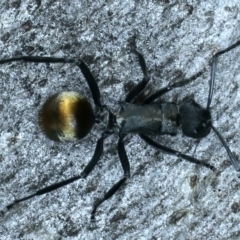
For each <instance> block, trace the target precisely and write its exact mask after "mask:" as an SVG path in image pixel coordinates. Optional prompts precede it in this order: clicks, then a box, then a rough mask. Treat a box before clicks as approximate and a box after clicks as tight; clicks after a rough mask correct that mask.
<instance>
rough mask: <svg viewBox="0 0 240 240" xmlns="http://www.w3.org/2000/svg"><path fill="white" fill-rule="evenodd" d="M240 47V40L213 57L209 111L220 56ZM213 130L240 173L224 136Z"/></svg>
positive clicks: (239, 167)
mask: <svg viewBox="0 0 240 240" xmlns="http://www.w3.org/2000/svg"><path fill="white" fill-rule="evenodd" d="M239 45H240V40H238V41H237V42H236V43H234V44H233V45H231V46H230V47H228V48H226V49H224V50H222V51H219V52H217V53H216V54H215V55H213V58H212V66H211V77H210V89H209V94H208V102H207V110H209V108H210V104H211V101H212V96H213V88H214V82H215V73H216V66H217V59H218V56H220V55H222V54H224V53H226V52H228V51H230V50H232V49H233V48H235V47H237V46H239ZM211 128H212V130H213V131H214V132H215V133H216V135H217V136H218V138H219V140H220V141H221V142H222V145H223V146H224V147H225V149H226V151H227V153H228V156H229V158H230V160H231V162H232V165H233V166H234V168H235V169H236V171H240V166H239V164H238V163H237V160H236V158H235V157H234V155H233V154H232V152H231V150H230V148H229V147H228V145H227V143H226V141H225V140H224V138H223V137H222V135H221V134H220V132H218V130H217V129H216V128H215V127H214V126H213V125H212V124H211Z"/></svg>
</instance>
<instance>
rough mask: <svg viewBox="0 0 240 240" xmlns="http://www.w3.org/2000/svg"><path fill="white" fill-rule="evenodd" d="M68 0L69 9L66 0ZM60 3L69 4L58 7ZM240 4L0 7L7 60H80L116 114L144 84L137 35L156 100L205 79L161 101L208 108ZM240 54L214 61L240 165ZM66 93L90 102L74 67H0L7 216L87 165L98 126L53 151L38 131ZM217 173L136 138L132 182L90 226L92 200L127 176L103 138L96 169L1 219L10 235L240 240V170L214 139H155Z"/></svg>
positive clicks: (238, 32)
mask: <svg viewBox="0 0 240 240" xmlns="http://www.w3.org/2000/svg"><path fill="white" fill-rule="evenodd" d="M60 2H62V3H60ZM63 2H64V3H63ZM239 12H240V6H239V1H238V0H232V1H223V0H219V1H197V0H193V1H192V0H191V1H190V0H186V1H157V0H156V1H133V0H129V1H121V2H120V1H101V0H100V1H91V0H90V1H78V0H71V1H70V0H67V1H53V0H51V1H47V0H42V1H41V0H40V1H34V0H29V1H20V0H2V1H1V2H0V58H9V57H15V56H21V55H41V56H58V57H63V56H64V57H81V58H83V59H84V60H85V61H86V63H87V64H88V65H89V67H90V68H91V70H92V72H93V73H94V75H95V76H96V78H97V79H98V84H99V87H100V89H101V93H102V101H103V102H104V103H105V104H107V105H108V106H109V107H110V108H112V109H114V110H116V109H117V107H118V104H117V101H118V100H124V97H125V95H126V93H127V91H128V90H129V88H131V86H133V85H134V84H136V83H137V82H138V81H140V80H141V78H142V73H141V70H140V67H139V65H138V61H137V58H136V56H135V55H134V54H132V53H131V51H130V46H129V42H130V41H131V39H132V38H133V36H134V35H136V37H137V40H136V42H137V47H138V49H139V50H140V51H141V52H142V53H143V54H144V56H145V58H146V62H147V65H148V69H149V72H150V74H151V82H150V83H149V85H148V87H147V90H148V92H150V93H152V92H153V91H154V90H156V89H160V88H161V87H162V86H166V85H167V83H168V82H170V81H178V80H181V79H184V78H187V77H191V76H193V75H194V74H195V73H197V72H199V71H202V70H203V71H204V73H203V74H202V75H201V76H200V77H199V78H197V79H196V81H194V82H193V83H191V84H189V85H188V86H185V87H183V88H180V89H176V90H174V91H172V92H171V93H169V94H166V95H165V96H164V100H165V101H180V100H181V99H182V98H184V97H185V96H188V95H194V97H195V99H196V101H197V102H199V103H200V104H202V105H203V106H206V103H207V97H208V90H209V79H210V62H211V57H212V55H213V54H214V53H216V52H217V51H219V50H222V49H224V48H226V47H228V46H230V45H231V44H233V43H234V42H236V41H237V40H239V39H240V14H239ZM239 61H240V47H239V48H236V49H234V50H232V51H231V52H229V53H226V54H225V55H224V56H222V57H220V58H219V61H218V65H217V75H216V84H215V88H214V96H213V101H212V104H211V109H212V117H213V121H214V126H215V127H217V128H218V130H219V131H220V132H221V133H222V135H223V137H224V138H225V139H226V141H227V143H228V144H229V146H230V148H231V150H232V152H233V153H234V154H235V155H236V158H237V160H238V161H239V162H240V152H239V139H240V134H239V129H240V120H239V116H240V115H239V114H240V90H239V82H240V67H239ZM62 90H75V91H79V92H80V93H82V94H83V95H85V96H86V97H87V98H89V99H91V93H90V91H89V89H88V86H87V84H86V82H85V80H84V78H83V76H82V74H81V72H80V71H79V69H78V68H77V67H74V66H72V65H70V64H66V65H63V64H34V63H11V64H4V65H1V66H0V119H1V121H0V183H1V185H0V208H1V209H4V207H5V206H6V205H7V204H9V203H11V202H12V201H13V200H14V199H15V198H19V197H24V196H26V195H29V194H31V193H33V192H34V191H36V190H37V189H39V188H41V187H44V186H47V185H49V184H52V183H55V182H58V181H60V180H63V179H66V178H69V177H71V176H74V175H75V174H79V173H80V172H81V170H82V169H83V168H84V166H85V165H86V163H87V162H88V161H89V160H90V158H91V156H92V154H93V151H94V148H95V144H96V141H97V139H98V137H99V136H100V133H101V126H95V127H94V129H93V130H92V132H91V133H90V134H89V135H88V136H87V137H86V138H85V139H83V140H81V141H78V142H76V143H66V144H64V143H54V142H51V141H50V140H48V139H46V138H45V136H44V135H43V134H42V133H41V132H40V129H39V126H38V125H37V116H38V111H39V109H40V106H41V105H42V104H43V103H44V101H45V100H46V99H47V97H48V96H50V95H51V94H54V93H56V92H58V91H62ZM156 139H157V140H158V141H159V142H161V143H162V144H165V145H167V146H171V147H173V148H174V149H178V150H180V151H182V152H183V153H185V154H189V155H192V156H194V157H196V158H198V159H205V160H207V161H209V163H210V164H212V165H214V166H215V167H216V168H217V170H218V171H217V172H216V173H213V172H212V171H211V170H209V169H207V168H205V167H202V166H196V165H194V164H191V163H188V162H186V161H183V160H181V159H178V158H176V157H174V156H169V155H166V154H163V153H161V152H159V151H158V150H156V149H153V148H152V147H150V146H148V145H146V143H144V142H143V141H142V140H141V139H140V138H139V137H138V136H137V135H129V136H128V137H127V138H126V139H125V146H126V151H127V154H128V157H129V159H130V163H131V172H132V177H131V179H129V181H128V183H127V185H125V186H124V187H123V188H122V189H121V190H120V191H119V192H118V193H117V194H116V195H114V196H113V197H112V198H111V199H110V200H109V201H107V202H105V203H104V204H103V205H101V207H100V208H99V210H98V211H97V215H96V224H95V225H93V224H91V222H90V212H91V209H92V205H93V203H94V202H95V201H96V200H97V199H98V198H100V197H101V196H103V193H104V192H105V191H106V190H107V189H109V188H110V187H111V186H112V185H113V184H114V183H115V182H116V181H118V179H120V178H121V176H122V169H121V166H120V162H119V160H118V155H117V151H116V143H117V136H116V135H115V136H112V137H109V138H108V139H107V140H106V141H105V147H104V155H103V157H102V159H101V162H100V164H99V165H98V166H97V167H96V168H95V169H94V171H93V172H92V173H91V174H90V176H89V177H88V178H87V179H85V180H80V181H77V182H76V183H73V184H70V185H68V186H66V187H63V188H62V189H59V190H57V191H55V192H52V193H50V194H47V195H44V196H40V197H35V198H33V199H30V200H28V201H26V202H24V203H21V204H19V205H17V206H15V207H14V208H12V209H11V210H9V211H8V212H7V213H5V215H4V216H1V217H0V236H1V237H0V238H1V239H2V240H4V239H48V240H51V239H88V240H91V239H97V240H99V239H104V240H106V239H118V240H120V239H138V240H139V239H178V240H180V239H184V240H187V239H189V240H199V239H207V240H215V239H239V238H240V228H239V221H240V216H239V212H240V197H239V193H240V192H239V186H240V180H239V177H240V175H239V173H237V172H236V171H235V169H234V168H233V166H232V165H231V163H230V161H229V157H228V155H227V153H226V150H225V149H224V148H223V147H222V145H221V143H220V141H219V139H218V138H217V137H216V136H215V135H214V134H213V133H211V134H210V135H209V136H208V137H206V138H204V139H202V140H201V141H196V140H193V139H189V138H187V137H184V136H183V134H182V133H181V132H179V134H178V135H177V136H176V137H168V136H166V137H157V138H156Z"/></svg>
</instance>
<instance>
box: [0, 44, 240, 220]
mask: <svg viewBox="0 0 240 240" xmlns="http://www.w3.org/2000/svg"><path fill="white" fill-rule="evenodd" d="M239 45H240V41H237V42H236V43H234V44H233V45H231V46H230V47H228V48H226V49H224V50H222V51H219V52H217V53H216V54H215V55H214V56H213V57H212V63H211V77H210V88H209V94H208V101H207V106H206V108H204V107H202V106H201V105H200V104H198V103H196V102H195V101H194V99H192V98H187V99H185V100H183V101H182V102H181V103H180V104H177V103H172V102H171V103H154V100H156V99H157V98H159V97H161V96H162V95H164V94H165V93H167V92H169V91H171V90H173V89H175V88H180V87H183V86H185V85H186V84H188V83H190V82H192V81H194V80H195V79H196V78H197V77H198V76H199V73H198V74H195V75H194V76H192V77H191V78H189V79H185V80H183V81H179V82H175V83H173V84H169V85H168V86H166V87H164V88H161V89H160V90H158V91H156V92H155V93H153V94H152V95H150V96H149V97H147V98H146V99H145V100H144V101H143V102H142V103H141V104H139V105H136V104H133V103H131V102H132V101H133V99H134V98H135V97H136V96H137V95H138V94H139V93H140V92H141V91H142V90H143V89H144V88H145V86H146V85H147V83H148V82H149V80H150V78H149V75H148V71H147V67H146V63H145V60H144V57H143V55H142V54H141V53H140V52H138V51H137V50H136V48H135V47H134V48H133V52H134V53H135V54H136V55H137V56H138V60H139V64H140V67H141V70H142V72H143V75H144V77H143V79H142V81H141V82H139V83H138V84H137V85H136V86H135V87H133V89H132V90H131V91H130V92H129V93H128V94H127V96H126V99H125V102H121V103H120V110H119V112H118V113H117V114H113V113H112V112H111V111H110V110H109V108H108V107H107V106H106V105H103V104H102V103H101V95H100V91H99V87H98V84H97V82H96V80H95V78H94V76H93V74H92V73H91V71H90V70H89V68H88V66H87V65H86V64H85V63H84V61H83V60H81V59H68V58H55V57H39V56H23V57H16V58H9V59H2V60H0V64H4V63H9V62H14V61H25V62H35V63H71V64H75V65H76V66H78V67H79V68H80V70H81V72H82V74H83V75H84V77H85V79H86V81H87V83H88V86H89V88H90V90H91V93H92V97H93V101H94V104H95V107H96V111H95V113H94V111H93V109H92V106H91V104H90V103H89V102H88V100H87V99H86V98H84V97H83V96H81V95H79V94H78V93H76V92H60V93H57V94H55V95H53V96H51V97H50V98H49V99H48V100H47V101H46V102H45V103H44V104H43V107H42V109H41V110H40V112H39V125H40V128H41V129H42V131H43V132H44V133H45V135H46V136H47V137H48V138H50V139H51V140H54V141H73V140H77V139H81V138H84V137H85V136H86V135H87V134H88V133H89V132H90V131H91V129H92V127H93V125H94V123H98V122H101V121H103V120H102V119H101V117H100V116H101V115H102V113H103V112H105V113H107V116H108V120H107V123H105V126H106V128H105V130H104V132H103V133H102V135H101V137H100V138H99V139H98V141H97V144H96V148H95V151H94V154H93V157H92V159H91V160H90V162H89V163H88V164H87V166H86V167H85V168H84V170H83V171H82V173H81V174H80V175H78V176H74V177H71V178H69V179H67V180H64V181H61V182H58V183H55V184H52V185H50V186H47V187H44V188H42V189H40V190H38V191H36V192H35V193H33V194H31V195H28V196H26V197H23V198H19V199H16V200H15V201H14V202H13V203H11V204H9V205H8V206H7V207H6V208H5V209H6V210H9V209H10V208H12V207H13V206H14V205H16V204H18V203H20V202H23V201H26V200H28V199H30V198H33V197H35V196H38V195H42V194H45V193H48V192H51V191H53V190H55V189H58V188H60V187H63V186H65V185H67V184H69V183H72V182H74V181H76V180H78V179H80V178H86V177H87V176H88V175H89V173H90V172H91V171H92V170H93V168H94V167H95V166H96V164H97V163H98V161H99V159H100V158H101V155H102V152H103V142H104V139H106V138H107V137H108V136H110V135H111V134H113V133H118V135H119V140H118V155H119V158H120V162H121V165H122V168H123V172H124V175H123V177H122V178H121V179H120V180H119V181H118V182H117V183H116V184H115V185H113V186H112V188H111V189H110V190H108V191H107V193H106V194H105V195H104V197H103V198H102V199H100V200H99V201H98V202H96V203H95V204H94V206H93V210H92V212H91V219H92V220H94V218H95V213H96V210H97V208H98V207H99V206H100V205H101V204H102V203H103V202H104V201H106V200H107V199H109V198H110V197H112V196H113V195H114V194H115V193H116V192H117V190H118V189H119V188H120V187H121V186H122V185H123V184H124V183H125V182H126V180H127V179H128V178H129V177H130V164H129V160H128V157H127V154H126V151H125V148H124V143H123V139H124V137H125V136H126V134H128V133H137V134H139V136H140V137H141V138H142V139H143V140H144V141H145V142H146V143H148V144H149V145H152V146H154V147H155V148H157V149H159V150H161V151H163V152H164V153H167V154H172V155H175V156H177V157H181V158H182V159H184V160H187V161H189V162H192V163H195V164H200V165H203V166H205V167H207V168H210V169H211V170H213V171H214V170H215V168H214V167H213V166H212V165H210V164H208V163H207V162H206V161H200V160H198V159H196V158H194V157H192V156H188V155H185V154H183V153H181V152H179V151H176V150H174V149H171V148H169V147H166V146H164V145H161V144H159V143H158V142H156V141H154V140H152V139H151V138H150V137H149V136H148V135H164V134H168V135H176V134H177V129H178V127H180V126H181V128H182V132H183V134H184V135H185V136H187V137H191V138H195V139H201V138H203V137H206V136H207V135H208V134H209V133H210V131H211V130H213V132H215V133H216V135H217V136H218V138H219V139H220V141H221V143H222V145H223V146H224V147H225V149H226V151H227V153H228V156H229V158H230V160H231V162H232V165H233V166H234V168H235V169H236V171H239V170H240V166H239V165H238V163H237V161H236V159H235V157H234V155H233V154H232V152H231V150H230V149H229V147H228V145H227V143H226V141H225V140H224V139H223V137H222V135H221V134H220V133H219V132H218V130H217V129H216V128H215V127H214V126H213V124H212V118H211V113H210V105H211V100H212V95H213V88H214V81H215V72H216V64H217V58H218V56H220V55H222V54H224V53H226V52H228V51H230V50H232V49H233V48H235V47H237V46H239Z"/></svg>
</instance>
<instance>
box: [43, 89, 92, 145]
mask: <svg viewBox="0 0 240 240" xmlns="http://www.w3.org/2000/svg"><path fill="white" fill-rule="evenodd" d="M93 123H94V113H93V109H92V106H91V104H90V103H89V102H88V101H87V99H86V98H83V97H82V96H80V95H79V94H78V93H76V92H61V93H57V94H55V95H53V96H51V97H50V98H49V99H48V100H47V101H46V102H45V103H44V104H43V106H42V109H41V110H40V112H39V126H40V128H41V129H42V131H43V133H44V134H45V135H46V136H47V137H48V138H49V139H51V140H53V141H74V140H77V139H81V138H84V137H85V136H86V135H87V134H88V133H89V132H90V130H91V128H92V126H93Z"/></svg>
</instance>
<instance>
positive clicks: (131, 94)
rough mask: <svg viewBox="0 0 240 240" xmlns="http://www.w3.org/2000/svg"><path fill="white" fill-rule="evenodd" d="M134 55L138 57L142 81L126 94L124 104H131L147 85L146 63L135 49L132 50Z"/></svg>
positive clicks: (148, 78)
mask: <svg viewBox="0 0 240 240" xmlns="http://www.w3.org/2000/svg"><path fill="white" fill-rule="evenodd" d="M133 51H134V53H135V54H137V56H138V61H139V64H140V67H141V69H142V72H143V79H142V81H141V82H139V83H138V84H137V85H136V86H135V87H133V88H132V89H131V91H130V92H129V93H128V94H127V96H126V99H125V102H131V101H132V100H133V99H134V98H135V97H136V96H137V95H138V94H139V93H140V92H141V91H142V90H143V89H144V88H145V87H146V85H147V84H148V82H149V80H150V77H149V76H148V72H147V66H146V62H145V60H144V57H143V55H142V54H141V53H140V52H138V51H137V50H136V49H135V48H134V49H133Z"/></svg>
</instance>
